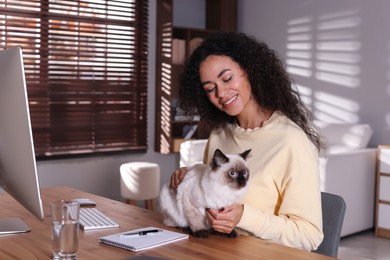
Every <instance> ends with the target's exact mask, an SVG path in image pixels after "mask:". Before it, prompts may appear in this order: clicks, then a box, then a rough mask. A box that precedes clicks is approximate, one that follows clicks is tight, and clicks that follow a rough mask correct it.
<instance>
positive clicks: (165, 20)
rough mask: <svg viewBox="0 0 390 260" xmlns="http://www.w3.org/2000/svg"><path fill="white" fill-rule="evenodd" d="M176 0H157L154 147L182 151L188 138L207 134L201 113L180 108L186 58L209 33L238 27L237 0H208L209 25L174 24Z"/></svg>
mask: <svg viewBox="0 0 390 260" xmlns="http://www.w3.org/2000/svg"><path fill="white" fill-rule="evenodd" d="M172 20H173V1H172V0H157V26H156V31H157V36H156V113H155V114H156V118H155V123H156V131H155V151H157V152H160V153H162V154H169V153H177V152H179V148H180V144H181V143H182V142H183V141H185V140H187V139H200V138H207V137H208V133H205V132H204V131H202V127H201V122H200V121H199V117H195V118H192V119H188V118H185V117H184V116H183V115H182V114H181V113H180V111H179V109H177V105H176V101H177V99H178V96H179V87H178V86H179V78H180V75H181V74H182V72H183V71H184V63H185V60H186V59H188V57H189V56H190V54H191V52H192V51H193V49H194V48H195V47H196V46H197V45H198V44H199V43H201V41H202V40H203V39H204V38H205V37H207V36H208V35H209V34H211V33H213V32H216V31H236V24H237V22H236V21H237V0H208V1H206V28H205V29H197V28H186V27H175V26H173V23H172Z"/></svg>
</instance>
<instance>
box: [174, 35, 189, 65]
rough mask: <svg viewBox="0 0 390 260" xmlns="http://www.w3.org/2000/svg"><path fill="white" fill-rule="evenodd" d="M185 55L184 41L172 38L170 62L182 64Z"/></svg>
mask: <svg viewBox="0 0 390 260" xmlns="http://www.w3.org/2000/svg"><path fill="white" fill-rule="evenodd" d="M185 56H186V42H185V41H184V40H181V39H176V38H173V39H172V63H173V64H184V60H185Z"/></svg>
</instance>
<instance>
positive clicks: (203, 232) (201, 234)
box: [192, 229, 210, 238]
mask: <svg viewBox="0 0 390 260" xmlns="http://www.w3.org/2000/svg"><path fill="white" fill-rule="evenodd" d="M192 235H193V236H194V237H197V238H208V237H209V236H210V231H209V230H207V229H202V230H198V231H195V232H192Z"/></svg>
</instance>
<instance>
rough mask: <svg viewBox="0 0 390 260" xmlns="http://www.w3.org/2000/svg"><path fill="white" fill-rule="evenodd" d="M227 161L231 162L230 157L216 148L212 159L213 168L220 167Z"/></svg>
mask: <svg viewBox="0 0 390 260" xmlns="http://www.w3.org/2000/svg"><path fill="white" fill-rule="evenodd" d="M227 162H229V158H228V157H227V156H226V155H225V154H224V153H223V152H222V151H221V150H219V149H217V150H215V152H214V156H213V160H212V161H211V168H212V169H215V168H218V167H220V166H221V165H222V164H224V163H227Z"/></svg>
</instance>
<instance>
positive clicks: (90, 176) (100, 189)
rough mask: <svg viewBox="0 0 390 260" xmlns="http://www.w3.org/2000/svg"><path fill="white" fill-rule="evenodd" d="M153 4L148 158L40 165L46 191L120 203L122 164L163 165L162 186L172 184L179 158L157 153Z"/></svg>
mask: <svg viewBox="0 0 390 260" xmlns="http://www.w3.org/2000/svg"><path fill="white" fill-rule="evenodd" d="M149 2H150V4H149V19H150V20H149V46H150V47H149V54H148V56H149V58H148V63H149V76H148V151H147V152H146V153H145V154H126V155H118V156H101V157H91V158H82V159H64V160H47V161H38V164H37V167H38V173H39V178H40V184H41V186H42V187H48V186H57V185H65V186H70V187H73V188H77V189H80V190H84V191H87V192H90V193H94V194H98V195H101V196H106V197H109V198H115V199H119V198H120V188H119V166H120V165H121V164H122V163H125V162H130V161H149V162H155V163H157V164H159V165H160V170H161V181H162V182H166V181H168V180H169V177H170V175H171V173H172V172H173V171H174V170H175V169H176V168H177V167H178V165H179V158H178V155H177V154H172V155H161V154H159V153H156V152H154V129H155V123H154V115H155V56H156V52H155V45H156V43H155V40H156V37H155V35H156V1H155V0H150V1H149Z"/></svg>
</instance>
